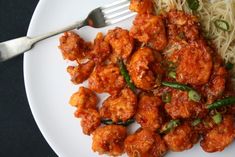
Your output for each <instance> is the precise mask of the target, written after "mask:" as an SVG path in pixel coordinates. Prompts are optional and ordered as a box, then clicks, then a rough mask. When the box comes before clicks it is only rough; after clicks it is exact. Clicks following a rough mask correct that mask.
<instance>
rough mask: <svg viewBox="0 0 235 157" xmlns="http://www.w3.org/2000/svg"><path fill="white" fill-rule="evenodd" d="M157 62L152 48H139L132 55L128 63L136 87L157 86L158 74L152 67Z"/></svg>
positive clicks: (147, 87)
mask: <svg viewBox="0 0 235 157" xmlns="http://www.w3.org/2000/svg"><path fill="white" fill-rule="evenodd" d="M154 64H157V62H156V60H155V56H154V53H153V51H152V50H151V49H149V48H147V47H143V48H140V49H138V50H137V51H136V52H135V53H134V54H133V55H132V56H131V60H130V63H129V65H128V71H129V74H130V76H131V79H132V81H133V82H134V84H135V85H136V87H138V88H141V89H143V90H150V89H153V88H154V87H155V86H156V82H159V80H157V77H156V76H157V74H155V71H154V69H153V68H152V67H153V65H154Z"/></svg>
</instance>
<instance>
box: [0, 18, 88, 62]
mask: <svg viewBox="0 0 235 157" xmlns="http://www.w3.org/2000/svg"><path fill="white" fill-rule="evenodd" d="M85 25H86V23H85V21H78V22H75V23H74V24H72V25H69V26H67V27H64V28H61V29H58V30H56V31H52V32H48V33H46V34H42V35H39V36H36V37H32V38H31V37H27V36H25V37H20V38H16V39H12V40H8V41H5V42H2V43H0V62H3V61H6V60H8V59H11V58H13V57H15V56H18V55H20V54H22V53H24V52H26V51H28V50H30V49H31V48H32V47H33V45H34V44H35V43H37V42H39V41H41V40H44V39H47V38H50V37H52V36H55V35H57V34H60V33H63V32H66V31H70V30H73V29H76V28H77V29H79V28H81V27H83V26H85Z"/></svg>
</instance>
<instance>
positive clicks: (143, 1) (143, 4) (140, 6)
mask: <svg viewBox="0 0 235 157" xmlns="http://www.w3.org/2000/svg"><path fill="white" fill-rule="evenodd" d="M129 9H130V10H131V11H134V12H137V13H138V14H145V13H146V14H151V13H154V7H153V1H152V0H131V3H130V6H129Z"/></svg>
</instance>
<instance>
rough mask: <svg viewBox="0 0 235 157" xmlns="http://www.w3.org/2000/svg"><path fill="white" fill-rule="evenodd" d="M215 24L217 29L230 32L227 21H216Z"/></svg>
mask: <svg viewBox="0 0 235 157" xmlns="http://www.w3.org/2000/svg"><path fill="white" fill-rule="evenodd" d="M214 24H215V26H216V27H217V28H219V29H221V30H223V31H229V24H228V22H227V21H225V20H221V19H218V20H215V22H214Z"/></svg>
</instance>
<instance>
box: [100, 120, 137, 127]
mask: <svg viewBox="0 0 235 157" xmlns="http://www.w3.org/2000/svg"><path fill="white" fill-rule="evenodd" d="M134 122H135V119H128V120H127V121H126V122H123V121H118V122H116V123H114V122H113V121H112V120H111V119H101V123H103V124H106V125H112V124H115V125H123V126H128V125H130V124H132V123H134Z"/></svg>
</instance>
